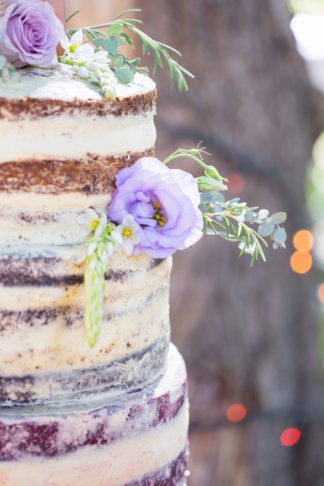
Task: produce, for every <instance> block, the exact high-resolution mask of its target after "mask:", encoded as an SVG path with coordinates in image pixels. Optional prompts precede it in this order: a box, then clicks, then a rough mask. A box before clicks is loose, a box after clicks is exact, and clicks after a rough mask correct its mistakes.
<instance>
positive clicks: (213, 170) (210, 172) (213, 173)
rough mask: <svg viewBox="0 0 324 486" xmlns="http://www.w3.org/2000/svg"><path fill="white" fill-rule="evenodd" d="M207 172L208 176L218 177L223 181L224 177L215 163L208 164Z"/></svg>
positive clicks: (217, 178)
mask: <svg viewBox="0 0 324 486" xmlns="http://www.w3.org/2000/svg"><path fill="white" fill-rule="evenodd" d="M205 174H206V176H207V177H211V178H212V179H216V180H217V181H219V182H222V180H223V179H222V177H221V176H220V174H219V172H218V170H217V169H216V167H214V166H213V165H207V166H206V169H205Z"/></svg>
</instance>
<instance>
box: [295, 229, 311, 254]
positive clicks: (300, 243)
mask: <svg viewBox="0 0 324 486" xmlns="http://www.w3.org/2000/svg"><path fill="white" fill-rule="evenodd" d="M293 245H294V247H295V248H296V250H298V251H305V252H306V251H310V250H311V249H312V248H313V245H314V237H313V235H312V233H311V232H310V231H308V230H300V231H297V233H295V235H294V238H293Z"/></svg>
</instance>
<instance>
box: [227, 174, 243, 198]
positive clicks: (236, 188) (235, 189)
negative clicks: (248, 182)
mask: <svg viewBox="0 0 324 486" xmlns="http://www.w3.org/2000/svg"><path fill="white" fill-rule="evenodd" d="M227 181H228V182H227V187H228V192H229V193H230V194H239V193H240V192H242V191H243V189H244V180H243V177H242V176H240V174H238V173H237V172H233V173H232V174H230V175H229V176H227Z"/></svg>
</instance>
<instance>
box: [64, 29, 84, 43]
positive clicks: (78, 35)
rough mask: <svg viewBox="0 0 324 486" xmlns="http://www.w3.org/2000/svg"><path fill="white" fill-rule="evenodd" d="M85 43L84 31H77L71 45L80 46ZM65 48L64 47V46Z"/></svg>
mask: <svg viewBox="0 0 324 486" xmlns="http://www.w3.org/2000/svg"><path fill="white" fill-rule="evenodd" d="M82 42H83V32H82V30H77V31H76V32H75V33H74V34H73V35H72V37H71V40H70V44H71V45H72V46H73V45H77V46H80V45H81V44H82ZM63 47H64V46H63Z"/></svg>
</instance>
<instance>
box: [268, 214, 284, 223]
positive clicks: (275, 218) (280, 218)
mask: <svg viewBox="0 0 324 486" xmlns="http://www.w3.org/2000/svg"><path fill="white" fill-rule="evenodd" d="M270 219H271V221H272V222H273V223H275V224H282V223H284V222H285V221H286V220H287V213H284V212H279V213H274V214H272V215H271V216H270Z"/></svg>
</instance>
